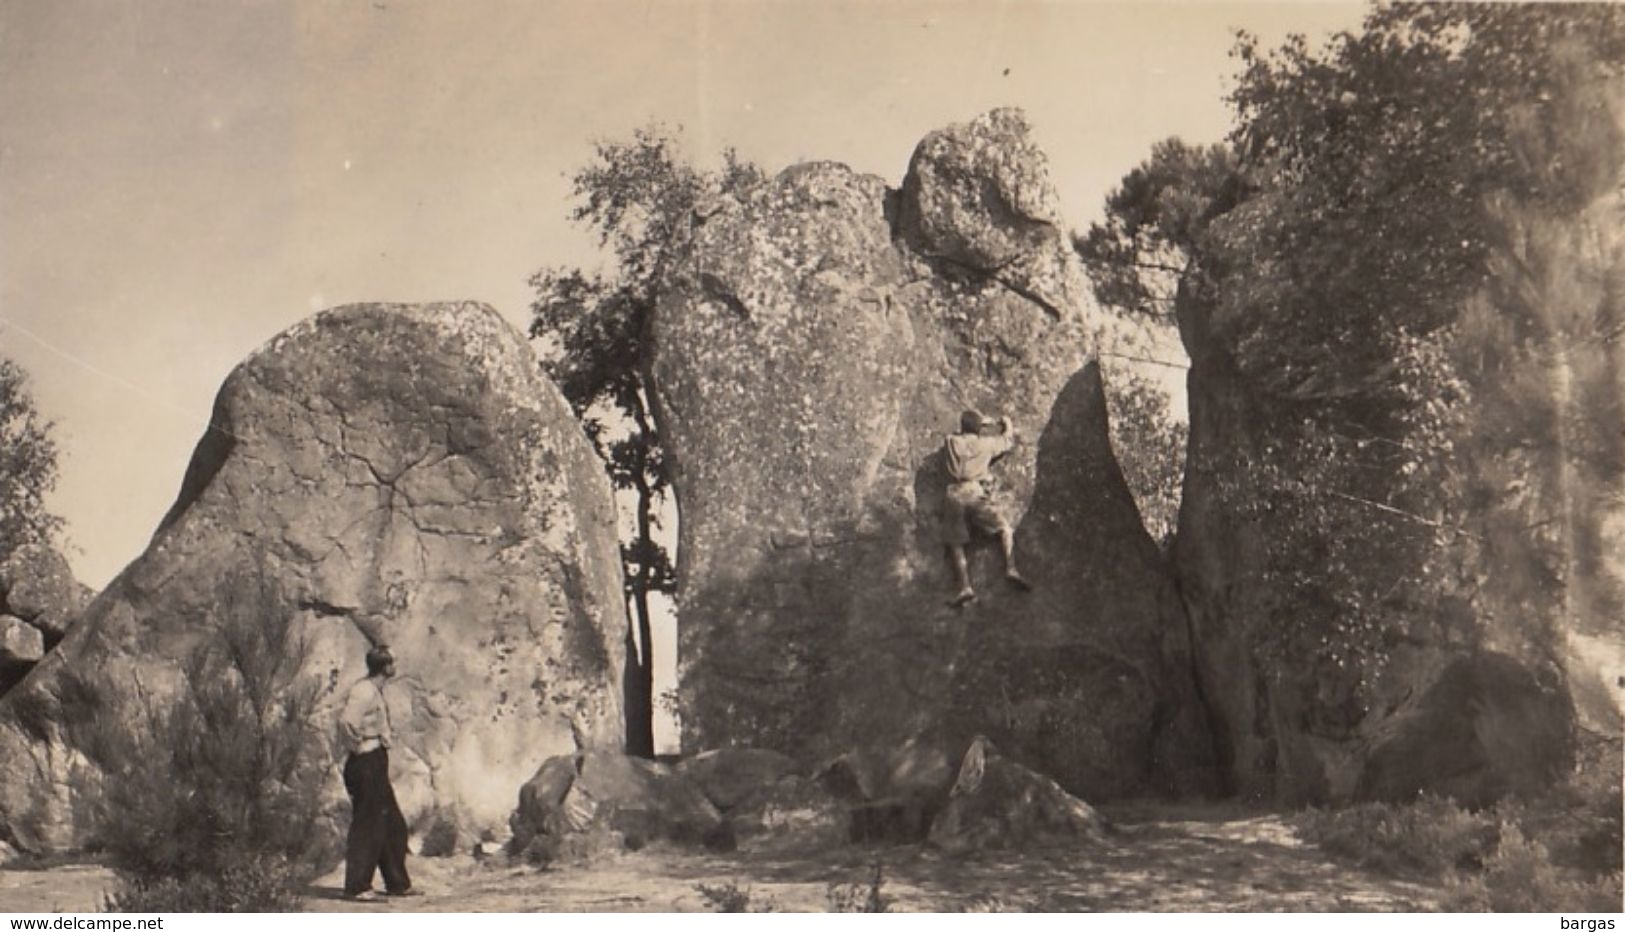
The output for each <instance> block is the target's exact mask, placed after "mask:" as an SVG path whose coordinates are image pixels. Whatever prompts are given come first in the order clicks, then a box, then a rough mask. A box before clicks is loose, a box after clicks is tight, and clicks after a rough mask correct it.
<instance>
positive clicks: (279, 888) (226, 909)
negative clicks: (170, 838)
mask: <svg viewBox="0 0 1625 932" xmlns="http://www.w3.org/2000/svg"><path fill="white" fill-rule="evenodd" d="M306 879H307V878H306V877H305V876H304V874H303V872H302V871H301V870H299V868H297V867H296V866H294V865H293V864H290V863H289V862H288V861H286V860H285V859H283V858H279V857H250V858H247V859H245V860H243V861H241V862H239V863H237V864H234V865H231V866H228V867H225V868H223V869H221V870H219V871H218V872H216V873H212V874H189V875H187V876H184V877H158V878H138V877H126V878H124V879H122V880H121V881H120V884H119V888H118V889H117V890H116V891H114V892H113V893H110V894H108V895H107V899H106V901H105V903H104V906H105V908H106V911H107V912H114V913H293V912H299V911H300V910H301V909H302V908H303V907H302V904H301V903H300V892H299V891H300V887H302V886H303V885H304V881H305V880H306Z"/></svg>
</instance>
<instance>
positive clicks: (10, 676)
mask: <svg viewBox="0 0 1625 932" xmlns="http://www.w3.org/2000/svg"><path fill="white" fill-rule="evenodd" d="M90 597H91V591H90V588H89V587H87V586H85V585H84V584H82V583H80V582H79V581H78V580H76V579H74V577H73V571H72V570H71V569H69V568H68V561H67V560H66V559H65V558H64V557H63V556H62V554H61V553H59V552H57V551H56V550H54V549H52V548H51V547H48V546H45V545H43V544H24V545H23V546H21V547H18V548H16V549H14V550H12V551H11V552H10V553H8V554H6V555H5V557H4V559H0V696H3V695H5V694H6V692H7V691H8V690H10V689H11V687H12V686H14V685H16V684H17V683H18V682H20V681H21V680H22V678H23V677H24V676H27V675H28V671H29V670H32V669H33V668H34V664H36V663H38V662H39V661H40V660H41V659H42V658H43V657H44V656H45V653H46V651H49V650H50V649H51V648H53V647H55V646H56V645H57V644H58V643H59V642H60V641H61V640H62V638H63V636H64V635H66V634H67V633H68V628H69V626H70V625H72V624H73V622H74V621H75V620H76V619H77V618H78V617H79V613H80V612H82V611H84V608H85V606H86V605H87V604H88V603H89V602H90Z"/></svg>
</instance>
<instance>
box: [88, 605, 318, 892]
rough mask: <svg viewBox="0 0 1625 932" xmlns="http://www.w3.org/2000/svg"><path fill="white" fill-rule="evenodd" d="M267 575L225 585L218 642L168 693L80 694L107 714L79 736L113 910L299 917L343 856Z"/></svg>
mask: <svg viewBox="0 0 1625 932" xmlns="http://www.w3.org/2000/svg"><path fill="white" fill-rule="evenodd" d="M264 578H265V577H264V576H262V575H259V574H257V573H248V574H243V575H241V576H239V577H237V578H234V579H231V580H230V581H229V583H228V584H227V585H224V586H222V587H221V589H220V591H219V593H218V601H217V603H216V604H217V605H218V606H219V612H220V619H219V620H220V625H219V637H218V638H217V639H214V640H211V641H209V642H207V643H205V644H204V645H203V646H201V647H199V648H198V649H196V650H195V651H194V652H193V653H192V654H191V655H190V657H189V658H188V659H187V660H186V662H185V663H184V664H183V666H182V670H181V676H180V678H179V681H178V686H177V687H176V690H175V693H174V695H172V696H170V697H167V698H165V699H162V700H160V699H156V698H153V697H142V699H140V700H132V699H130V698H128V697H126V698H117V697H115V696H114V695H113V694H112V693H111V692H108V691H104V690H102V689H101V688H100V687H98V686H97V685H95V684H88V683H87V684H86V686H85V688H86V690H87V691H88V692H90V693H92V694H94V695H95V696H97V699H96V701H97V703H98V704H99V705H100V706H102V707H100V708H98V709H97V710H96V714H95V715H93V716H92V717H90V718H89V720H87V721H82V722H79V723H77V724H76V725H74V726H73V727H74V728H75V729H76V730H77V731H78V733H79V740H78V741H77V742H76V744H77V745H78V746H79V747H81V748H83V749H84V751H85V753H86V756H87V757H88V758H89V760H90V761H91V762H92V763H94V764H95V765H96V769H95V770H92V769H90V768H86V769H85V770H84V771H82V772H81V773H80V774H79V783H80V785H79V787H78V789H79V791H80V792H81V793H82V794H83V796H84V798H85V799H86V800H87V801H88V806H87V807H86V817H87V818H88V820H89V822H90V832H89V838H90V846H91V847H92V849H95V850H99V851H100V852H101V853H103V854H104V855H105V856H106V857H107V859H108V862H109V864H110V866H112V867H113V869H114V870H115V871H116V872H117V874H118V876H119V887H118V889H117V890H116V891H115V892H114V893H113V894H112V895H111V896H110V897H109V899H108V906H109V908H113V909H120V910H134V909H139V910H141V911H147V912H184V911H197V910H202V911H209V912H226V911H234V910H247V911H266V910H278V909H284V908H292V907H293V906H295V905H296V904H297V895H298V890H299V888H300V887H301V886H303V884H304V883H305V882H306V881H308V880H309V879H310V878H311V877H312V876H314V875H315V874H316V873H317V872H318V871H319V870H320V869H321V868H322V867H324V866H326V864H328V863H330V862H331V860H332V859H333V858H334V857H335V856H336V855H337V853H338V848H337V831H336V822H335V821H334V820H333V818H332V814H331V813H328V812H324V811H323V806H322V803H321V789H322V785H323V782H324V778H325V773H324V765H325V764H326V763H327V761H326V758H325V755H322V754H320V752H319V749H320V747H321V742H320V738H319V737H318V736H316V735H315V734H313V732H312V728H313V725H312V722H313V717H314V714H315V699H316V692H315V690H314V688H313V687H310V688H307V686H306V684H304V683H303V682H302V681H301V680H300V678H299V671H300V668H301V667H302V665H303V663H304V661H305V659H306V655H307V648H306V645H305V644H304V642H303V641H302V640H301V639H300V638H299V637H298V636H297V634H296V633H295V632H294V631H293V630H292V626H291V624H290V622H289V619H290V618H291V617H292V616H291V613H289V612H286V611H284V609H285V606H284V604H283V601H282V600H281V599H280V598H279V597H278V596H277V595H276V594H275V593H274V592H272V591H270V588H269V587H268V586H267V585H265V584H264V583H263V582H262V580H263V579H264ZM116 704H128V705H134V706H136V707H135V708H126V709H118V708H117V707H116ZM120 713H124V714H120Z"/></svg>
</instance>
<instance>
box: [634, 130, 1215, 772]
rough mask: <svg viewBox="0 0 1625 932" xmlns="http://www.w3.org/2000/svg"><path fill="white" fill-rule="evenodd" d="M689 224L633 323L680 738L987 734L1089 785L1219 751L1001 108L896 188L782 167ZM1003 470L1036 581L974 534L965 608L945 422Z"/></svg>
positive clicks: (874, 741)
mask: <svg viewBox="0 0 1625 932" xmlns="http://www.w3.org/2000/svg"><path fill="white" fill-rule="evenodd" d="M695 222H696V223H697V224H698V228H697V230H696V234H695V245H694V249H693V252H692V254H691V255H689V256H688V257H687V258H686V261H684V262H683V263H681V264H680V268H679V270H678V271H677V273H676V274H675V276H674V280H673V281H672V283H671V288H670V289H669V291H668V293H667V294H666V296H665V297H664V299H663V300H662V302H661V304H660V306H659V308H658V309H657V311H656V313H655V315H654V319H653V322H652V326H651V339H652V341H653V358H652V364H651V370H650V374H651V377H652V383H653V388H654V391H653V400H654V403H655V407H656V413H657V418H658V422H659V427H660V431H661V436H662V438H663V439H664V441H665V442H666V443H667V445H668V449H669V451H670V454H671V457H672V461H673V463H674V466H675V482H674V484H675V487H676V490H677V498H678V502H679V506H680V510H681V515H682V522H681V527H680V540H679V551H678V555H679V564H680V565H679V577H680V579H681V590H680V592H679V595H678V602H679V615H680V617H681V618H682V624H681V625H680V631H679V636H680V639H681V644H680V651H679V654H680V658H679V659H680V663H681V667H680V671H679V680H680V697H681V700H680V701H681V706H682V708H683V723H684V728H685V735H684V744H685V748H687V749H690V750H695V751H697V750H701V749H705V748H715V747H728V746H754V747H760V748H768V749H774V750H779V751H783V752H785V753H788V754H791V755H793V756H796V757H798V758H799V759H801V760H803V761H804V762H809V763H817V762H819V761H822V760H828V759H829V758H831V757H834V756H836V755H839V754H842V753H844V752H847V751H849V750H852V749H855V748H857V749H863V748H869V749H886V748H895V747H899V746H901V745H902V744H903V742H904V741H906V740H907V739H910V738H916V739H920V740H923V741H927V742H932V743H935V744H936V745H937V746H938V747H939V748H941V749H942V751H943V753H945V754H946V755H947V756H949V757H950V758H952V759H958V757H959V756H960V755H961V754H962V753H963V752H964V749H965V748H966V746H967V745H968V742H969V741H970V739H971V737H972V736H973V735H975V734H987V735H989V736H990V737H992V738H993V739H994V740H996V741H997V742H998V743H999V746H1000V747H1001V748H1003V749H1005V751H1006V753H1008V754H1009V755H1011V757H1013V758H1015V759H1017V760H1019V761H1022V762H1024V763H1026V764H1027V765H1029V766H1032V767H1034V768H1036V769H1038V770H1040V771H1042V772H1044V773H1048V774H1051V775H1053V776H1054V777H1055V778H1056V779H1057V780H1059V781H1060V782H1061V784H1062V785H1064V786H1065V787H1067V788H1068V789H1069V790H1072V791H1074V792H1077V793H1080V794H1084V795H1087V796H1089V797H1090V798H1099V797H1106V796H1112V795H1118V794H1129V793H1140V792H1147V791H1155V790H1158V789H1167V790H1173V791H1192V790H1202V789H1205V788H1206V787H1207V786H1208V785H1209V781H1210V779H1211V777H1212V770H1211V753H1210V751H1211V749H1210V739H1209V737H1208V734H1207V731H1206V725H1205V719H1204V717H1203V713H1202V710H1201V706H1200V703H1199V702H1198V699H1197V696H1196V694H1195V690H1194V685H1193V679H1192V675H1191V665H1190V658H1189V648H1188V643H1187V635H1186V629H1185V622H1184V615H1183V610H1182V606H1181V604H1180V601H1179V598H1178V595H1177V593H1176V590H1175V587H1174V584H1173V580H1172V577H1171V576H1170V574H1169V571H1168V568H1167V567H1166V566H1165V565H1164V562H1163V560H1162V558H1161V555H1160V554H1159V552H1158V550H1157V547H1156V545H1155V544H1154V543H1153V542H1152V540H1151V539H1150V537H1149V536H1148V535H1147V534H1146V532H1145V530H1144V529H1143V527H1142V525H1141V523H1140V521H1139V517H1138V515H1137V513H1136V511H1135V506H1134V502H1133V499H1132V497H1131V496H1130V494H1129V491H1128V489H1127V487H1126V486H1125V484H1124V481H1123V477H1122V474H1121V471H1120V469H1119V467H1118V465H1117V462H1116V460H1115V458H1114V456H1113V454H1112V451H1111V447H1110V444H1109V441H1108V438H1107V430H1106V428H1107V413H1106V408H1105V399H1104V396H1103V393H1102V388H1101V376H1100V371H1099V367H1098V361H1097V358H1096V340H1097V338H1098V335H1099V332H1100V330H1101V329H1102V327H1103V326H1104V323H1105V322H1104V320H1103V318H1102V316H1101V314H1100V313H1099V312H1098V311H1097V310H1096V309H1095V308H1094V307H1093V305H1092V302H1091V300H1090V298H1089V296H1088V288H1087V285H1086V283H1085V281H1084V279H1083V276H1082V272H1081V268H1080V266H1079V263H1078V260H1077V258H1076V256H1075V254H1074V253H1073V252H1072V250H1071V248H1070V246H1069V242H1068V238H1067V234H1066V231H1065V229H1064V228H1063V226H1062V224H1061V222H1060V219H1059V210H1058V207H1057V197H1056V194H1055V191H1054V189H1053V186H1052V185H1051V184H1050V182H1049V180H1048V167H1047V163H1046V162H1045V160H1044V157H1043V155H1042V153H1041V152H1039V150H1038V149H1037V147H1036V146H1035V145H1034V143H1033V142H1032V140H1031V136H1030V133H1029V130H1028V127H1027V124H1026V121H1025V119H1024V117H1023V116H1022V115H1021V114H1020V113H1019V111H1012V110H1000V111H995V112H993V113H990V114H987V115H985V116H983V117H981V118H979V119H977V120H975V121H973V122H972V123H970V124H967V125H962V126H954V127H950V128H948V129H945V130H942V131H940V132H936V133H933V134H931V135H930V136H928V137H927V138H926V139H925V140H924V141H923V142H921V143H920V145H919V147H918V149H917V150H916V152H915V154H914V157H913V159H912V162H911V164H910V166H909V171H908V175H907V178H906V179H905V180H904V182H903V184H902V187H901V190H891V189H889V188H888V187H887V185H886V184H885V182H883V181H882V180H881V179H879V178H876V177H873V176H869V175H861V174H858V173H856V172H853V171H852V170H850V169H849V168H847V167H846V166H844V165H839V164H831V163H816V164H806V165H798V166H795V167H792V168H790V169H787V170H785V171H784V172H782V173H780V174H779V175H778V176H777V177H775V178H773V179H771V180H770V181H768V182H766V183H764V184H763V185H761V186H759V187H757V188H756V189H754V190H752V191H750V192H748V193H746V194H744V195H742V196H740V197H738V198H724V199H722V200H721V201H720V202H718V203H715V204H711V205H708V207H707V209H706V210H705V211H703V213H701V214H697V215H696V217H695ZM965 408H976V409H978V410H980V411H982V412H984V413H987V414H997V413H1002V414H1007V415H1009V417H1010V419H1011V420H1012V422H1013V424H1014V428H1015V431H1016V434H1017V438H1018V439H1017V443H1016V446H1015V448H1014V450H1013V452H1011V453H1010V455H1009V456H1008V457H1006V458H1005V459H1004V460H1003V461H1001V463H1000V464H999V465H998V467H997V468H996V473H997V475H998V477H999V479H1000V482H1001V489H1000V492H999V498H1000V500H1001V502H1002V504H1003V506H1004V508H1005V509H1006V510H1007V512H1008V514H1009V518H1010V521H1011V522H1012V524H1013V525H1014V527H1015V528H1016V543H1017V552H1018V561H1019V563H1020V564H1021V566H1022V569H1023V570H1024V571H1025V572H1026V573H1027V575H1028V577H1029V578H1030V579H1031V580H1032V581H1033V583H1034V584H1035V590H1034V591H1032V592H1021V591H1017V590H1016V589H1014V588H1011V587H1007V586H1006V585H1005V584H1004V582H1003V581H1002V569H1001V568H1000V566H999V563H1000V558H999V553H998V548H997V545H996V544H992V543H990V542H987V541H983V542H980V543H978V544H976V545H974V546H973V547H972V548H971V553H970V557H971V563H972V573H973V578H974V581H975V583H976V586H977V588H978V591H979V593H980V597H979V599H978V600H977V601H975V602H973V603H971V604H970V605H968V606H966V607H964V608H960V609H956V608H950V607H948V606H947V605H946V604H945V600H946V599H947V597H948V596H950V595H952V594H953V592H954V588H955V587H954V583H953V579H952V575H951V573H950V568H949V565H948V563H947V561H946V560H945V552H944V548H943V541H942V536H941V532H940V521H939V509H940V505H941V502H942V498H943V493H944V489H945V485H946V474H945V471H944V466H943V460H942V452H941V451H942V448H943V443H944V438H945V435H946V434H948V433H950V432H952V431H954V430H956V429H957V424H958V421H959V415H960V412H961V410H963V409H965Z"/></svg>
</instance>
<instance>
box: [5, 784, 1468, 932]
mask: <svg viewBox="0 0 1625 932" xmlns="http://www.w3.org/2000/svg"><path fill="white" fill-rule="evenodd" d="M1110 815H1111V816H1112V817H1113V818H1114V819H1115V820H1116V821H1117V823H1118V831H1117V834H1116V835H1115V836H1114V837H1112V838H1111V839H1110V840H1108V841H1105V842H1101V843H1093V844H1088V845H1076V846H1068V847H1065V848H1054V849H1049V850H1045V851H1034V852H1021V853H1010V852H1000V853H985V854H979V855H975V856H966V857H951V856H948V855H944V854H941V853H939V852H936V851H933V850H931V849H927V848H922V847H920V846H913V845H910V846H897V847H882V848H860V847H852V848H845V849H841V850H837V851H830V852H823V853H819V854H817V855H810V856H809V855H806V854H791V853H765V852H755V853H752V852H738V853H733V854H726V855H705V854H696V853H693V852H688V851H674V850H645V851H640V852H637V853H629V854H626V855H623V856H621V857H619V858H616V859H614V860H612V861H610V862H608V863H601V864H596V865H593V866H591V867H581V868H575V867H571V868H555V869H549V870H538V869H536V868H534V867H529V866H514V865H510V864H509V863H507V861H506V859H502V858H498V859H490V860H486V861H484V862H478V861H475V860H474V859H473V858H471V857H466V856H460V857H451V858H413V859H411V861H410V862H409V867H410V869H411V870H412V872H413V879H414V881H415V882H416V885H417V886H418V888H419V889H421V890H423V892H424V894H425V895H424V896H421V897H415V898H410V899H400V900H389V901H386V902H384V903H381V904H376V905H373V904H356V903H349V902H346V901H344V900H343V899H341V898H340V896H339V885H340V880H341V878H342V874H341V871H340V870H338V869H335V870H334V871H332V872H330V873H329V874H327V875H326V876H323V877H321V878H319V879H318V880H317V881H316V882H315V883H314V884H312V886H311V888H310V891H309V899H308V900H307V906H306V908H307V909H309V910H312V911H317V912H349V911H359V910H367V911H412V912H424V911H427V912H692V911H706V910H710V909H712V908H713V907H712V906H711V904H710V903H708V902H707V899H706V897H705V896H704V895H702V894H701V892H700V890H699V889H698V888H699V887H700V886H702V885H704V886H709V887H727V886H729V885H732V886H735V887H737V888H738V889H740V890H743V891H746V892H748V894H749V898H750V904H751V908H752V909H771V910H774V911H779V912H822V911H826V910H828V909H829V908H830V888H831V886H832V885H837V886H846V885H854V884H856V885H861V886H862V888H863V889H865V890H866V889H867V884H868V880H869V878H870V877H871V876H872V873H873V864H874V863H875V861H876V860H877V859H878V860H879V861H880V863H881V865H882V873H883V878H884V879H883V885H882V894H883V895H884V896H886V897H888V898H890V899H891V900H892V905H891V908H892V909H893V910H896V911H933V912H960V911H965V910H982V911H989V910H1039V911H1044V912H1070V911H1104V910H1146V911H1156V912H1163V911H1167V912H1176V911H1186V910H1195V911H1208V912H1219V911H1245V912H1267V911H1282V910H1286V911H1320V910H1336V911H1364V910H1373V911H1385V910H1398V911H1415V910H1425V909H1428V908H1429V906H1430V904H1432V903H1434V902H1436V901H1437V897H1438V893H1439V891H1438V890H1436V889H1434V888H1430V887H1427V886H1422V885H1418V884H1411V883H1405V882H1401V881H1397V880H1393V879H1391V878H1386V877H1382V876H1378V875H1373V874H1369V873H1365V872H1361V871H1358V870H1356V869H1353V868H1350V867H1347V866H1345V865H1342V864H1339V863H1337V862H1334V861H1332V860H1330V859H1329V858H1327V857H1326V856H1325V855H1323V854H1322V853H1321V852H1320V851H1319V850H1317V849H1315V848H1314V847H1312V846H1307V845H1305V844H1303V843H1302V842H1300V841H1298V840H1297V838H1296V837H1294V835H1293V833H1292V830H1291V829H1290V828H1289V827H1288V826H1287V824H1286V823H1285V822H1284V821H1283V820H1282V819H1281V818H1280V817H1279V816H1274V815H1254V816H1243V815H1238V814H1235V813H1219V812H1216V811H1212V810H1207V811H1204V810H1202V809H1201V808H1199V807H1191V808H1185V809H1180V808H1178V807H1174V808H1170V807H1162V808H1161V810H1160V811H1156V812H1152V813H1148V812H1146V811H1135V810H1132V809H1127V810H1122V811H1114V812H1111V813H1110ZM111 883H112V875H111V874H110V873H109V872H108V871H107V870H105V869H104V868H100V867H95V866H86V865H68V866H60V867H55V868H51V869H47V870H39V871H29V870H0V913H7V912H47V911H51V912H54V911H91V910H94V909H96V908H98V906H99V904H100V902H101V898H102V894H103V891H105V890H106V889H108V887H109V886H110V885H111Z"/></svg>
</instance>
